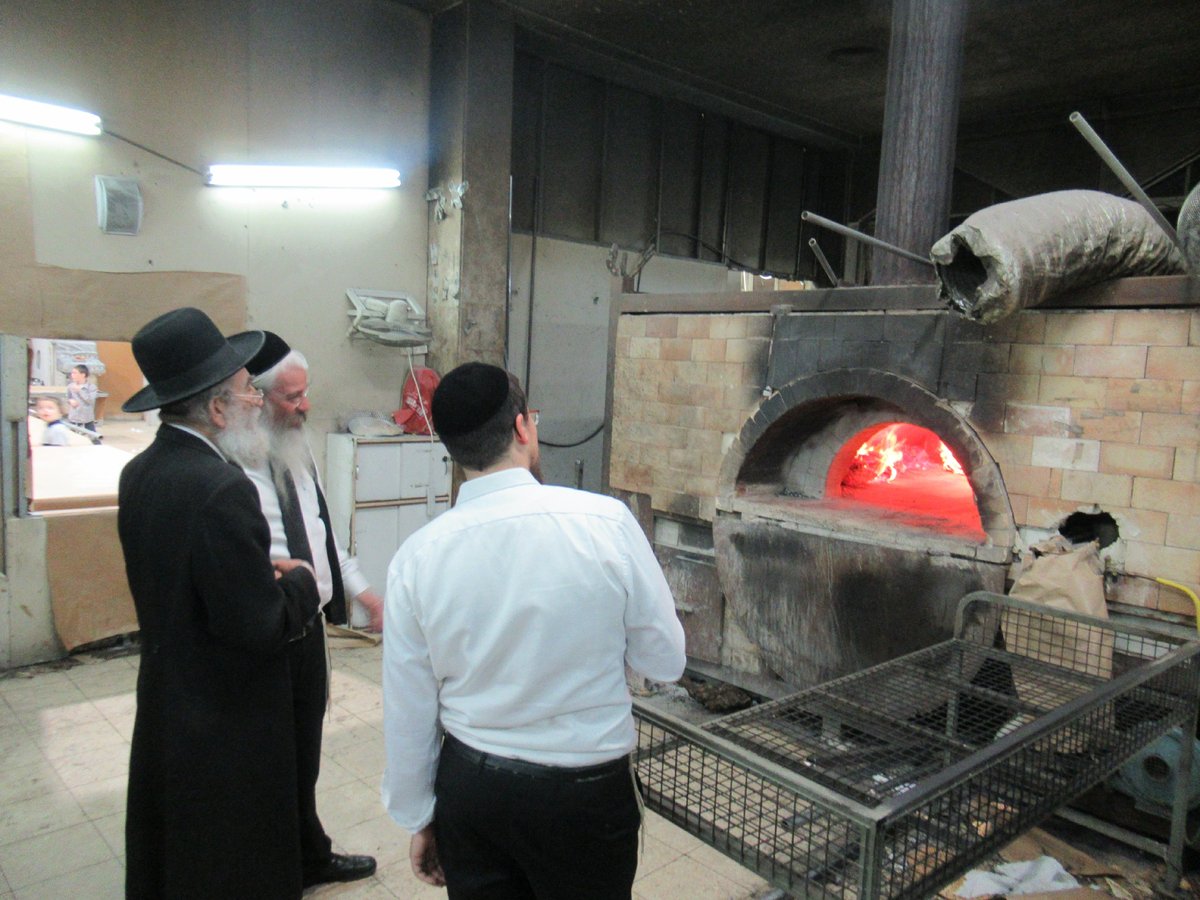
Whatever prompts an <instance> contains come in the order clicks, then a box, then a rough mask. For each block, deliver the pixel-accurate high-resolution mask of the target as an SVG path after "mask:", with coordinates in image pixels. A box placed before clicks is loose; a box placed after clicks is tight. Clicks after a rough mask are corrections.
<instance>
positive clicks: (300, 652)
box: [287, 617, 332, 872]
mask: <svg viewBox="0 0 1200 900" xmlns="http://www.w3.org/2000/svg"><path fill="white" fill-rule="evenodd" d="M323 631H324V622H323V621H322V619H321V618H320V617H318V618H317V620H316V621H315V622H314V623H313V625H312V626H311V628H310V630H309V633H308V634H307V635H305V636H304V637H302V638H301V639H300V640H298V641H293V642H292V643H291V644H289V645H288V651H287V652H288V662H289V663H290V666H291V670H292V708H293V710H294V719H295V724H294V728H295V731H296V778H297V787H298V791H299V793H298V800H299V810H300V854H301V859H302V860H303V861H304V869H305V871H306V872H307V871H308V870H310V869H317V868H320V867H321V866H322V865H324V864H325V863H327V862H328V861H329V854H330V852H331V850H332V842H331V841H330V840H329V836H328V835H327V834H326V833H325V829H324V827H322V825H321V819H320V818H319V817H318V816H317V777H318V776H319V775H320V774H321V730H322V728H324V725H325V681H326V678H327V677H328V673H327V672H326V671H325V635H324V634H323Z"/></svg>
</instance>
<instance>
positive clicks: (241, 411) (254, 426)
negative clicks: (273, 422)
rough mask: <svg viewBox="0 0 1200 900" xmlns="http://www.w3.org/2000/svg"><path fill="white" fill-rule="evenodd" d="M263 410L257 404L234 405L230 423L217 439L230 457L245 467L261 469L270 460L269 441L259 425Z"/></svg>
mask: <svg viewBox="0 0 1200 900" xmlns="http://www.w3.org/2000/svg"><path fill="white" fill-rule="evenodd" d="M260 413H261V410H260V409H259V408H258V407H257V406H245V405H244V404H242V403H232V404H230V405H229V411H228V412H226V414H225V420H226V425H225V427H224V428H223V429H221V430H220V431H219V432H217V435H216V437H215V438H214V439H213V443H214V444H216V445H217V447H218V448H219V449H220V450H221V452H222V453H224V454H225V456H226V458H228V459H229V460H230V462H233V463H236V464H237V465H239V466H241V467H242V468H243V469H257V468H259V467H260V466H262V465H264V464H265V463H266V461H267V450H268V448H269V444H268V441H267V436H266V434H264V433H263V430H262V428H261V427H259V424H258V419H259V415H260Z"/></svg>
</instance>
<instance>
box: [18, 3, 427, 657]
mask: <svg viewBox="0 0 1200 900" xmlns="http://www.w3.org/2000/svg"><path fill="white" fill-rule="evenodd" d="M429 31H430V28H429V20H428V17H427V16H425V15H423V14H421V13H418V12H416V11H414V10H411V9H409V8H407V7H404V6H402V5H400V4H398V3H394V2H391V0H100V2H97V0H34V2H30V0H0V93H6V94H13V95H17V96H22V97H28V98H31V99H37V100H45V101H49V102H54V103H60V104H63V105H67V106H74V107H78V108H82V109H88V110H90V111H93V112H95V113H98V114H99V115H100V116H101V117H102V118H103V120H104V122H105V128H106V130H107V131H108V132H110V133H109V134H105V135H102V136H100V137H79V136H72V135H65V134H59V133H55V132H49V131H42V130H38V129H34V128H25V127H23V126H19V125H13V124H10V123H0V233H2V234H3V236H4V240H3V241H0V297H2V298H3V302H0V332H9V333H13V334H19V335H22V336H24V337H45V336H51V335H44V334H37V333H36V328H34V327H30V323H36V322H38V321H46V319H45V318H41V319H39V316H38V314H37V310H38V309H42V310H45V309H48V308H49V301H48V300H47V301H46V304H47V305H45V306H41V305H39V303H41V302H42V301H43V299H44V298H43V297H42V296H41V295H38V296H37V297H36V298H35V294H36V292H37V291H38V290H39V289H40V287H39V284H35V282H37V281H38V279H35V278H33V277H32V276H31V274H30V273H31V271H35V272H49V271H51V270H50V269H49V268H46V269H43V268H42V267H56V268H59V269H65V270H68V271H71V272H73V271H85V272H103V273H110V272H115V273H134V274H133V276H132V279H136V278H137V273H164V272H172V273H229V274H232V275H235V276H239V277H240V279H242V280H240V281H239V280H236V279H229V278H228V277H218V276H213V275H209V274H201V275H199V276H192V275H186V276H183V277H181V278H174V277H172V278H171V279H169V281H170V283H172V284H179V285H184V284H186V285H192V286H198V287H195V288H194V289H193V291H192V293H191V294H189V295H188V298H189V299H193V298H195V297H197V296H200V297H201V298H202V299H203V302H208V301H209V300H211V301H212V302H213V303H214V304H215V305H216V306H218V307H219V308H221V309H222V310H223V314H225V315H226V316H228V317H229V318H231V319H234V320H236V319H237V318H240V314H241V310H242V306H241V303H240V293H239V292H240V286H241V284H243V283H244V285H245V304H244V309H245V318H246V322H247V325H248V326H251V327H259V328H268V329H271V330H273V331H277V332H279V333H280V334H281V335H283V336H284V337H285V338H286V339H287V340H288V341H289V342H291V343H292V344H293V345H294V346H296V347H297V348H299V349H301V350H303V351H304V352H305V354H306V355H307V356H308V358H309V360H310V362H311V363H312V366H313V373H314V379H313V388H312V394H311V397H312V401H313V404H314V411H313V414H312V415H311V417H310V421H311V423H312V425H313V431H314V434H313V448H314V451H315V452H316V453H317V455H318V459H323V457H324V449H325V436H324V432H326V431H328V430H331V429H332V427H333V423H334V421H335V420H336V419H337V418H338V417H339V415H344V414H345V413H347V412H349V411H351V410H362V409H369V410H378V411H381V412H390V411H391V410H394V409H396V408H397V407H398V406H399V401H400V388H401V384H402V382H403V377H404V373H405V371H406V366H407V357H406V355H405V354H404V353H402V352H401V351H397V350H394V349H389V348H384V347H380V346H377V345H373V344H366V343H360V342H357V341H356V342H355V343H353V344H352V343H351V342H350V341H349V339H348V338H347V336H346V328H347V324H348V322H349V318H348V316H347V315H346V312H347V310H349V309H350V304H349V303H348V302H347V300H346V298H345V289H346V288H348V287H366V288H377V289H387V290H395V291H405V292H407V293H409V294H411V295H413V296H415V297H416V298H417V299H418V300H420V301H422V302H424V294H425V284H426V258H427V251H426V249H425V248H426V244H427V231H428V229H427V224H426V223H427V218H428V217H427V209H426V203H425V200H424V192H425V188H426V182H427V169H428V162H427V158H426V155H427V152H428V151H427V145H428V95H429ZM115 135H119V136H120V137H117V136H115ZM122 138H123V139H122ZM131 142H132V143H131ZM133 144H137V145H141V146H140V147H139V146H133ZM214 162H260V163H285V164H286V163H291V164H296V163H313V164H330V165H334V164H337V165H387V166H394V167H396V168H399V169H400V172H401V177H402V179H403V187H401V188H400V189H398V190H392V191H375V192H329V191H299V190H244V189H236V190H235V189H218V188H208V187H205V186H204V185H203V183H202V178H201V175H200V172H199V170H203V169H204V167H205V166H207V165H209V164H211V163H214ZM193 170H196V171H193ZM96 175H121V176H128V177H133V178H136V179H137V180H138V182H139V184H140V187H141V191H142V195H143V200H144V204H145V216H144V220H143V226H142V230H141V232H140V233H139V234H138V235H136V236H132V237H130V236H117V235H105V234H103V233H102V232H101V231H100V230H99V228H98V227H97V221H96V208H95V188H94V182H93V179H94V177H95V176H96ZM50 280H51V281H54V283H55V284H60V283H70V284H77V283H81V284H90V283H95V280H93V281H88V280H87V279H84V280H78V279H76V280H72V279H70V278H65V279H64V278H59V279H57V281H55V280H54V279H50ZM113 283H114V282H113V281H112V280H111V278H110V279H109V280H108V281H105V282H104V284H105V285H111V284H113ZM120 283H121V284H123V285H131V284H132V280H125V281H122V282H120ZM144 283H145V282H139V284H144ZM150 283H151V284H154V283H159V282H150ZM214 285H216V287H213V286H214ZM231 285H232V286H233V287H231ZM230 291H233V296H232V300H231V297H230ZM205 292H208V293H205ZM216 293H220V296H219V297H217V296H216ZM130 296H131V297H140V298H142V299H141V300H140V301H139V300H132V299H130V298H129V297H130ZM151 298H152V299H151ZM75 299H76V298H64V297H63V296H61V295H56V296H55V297H54V298H53V301H54V302H53V308H54V310H55V315H57V314H58V311H60V310H62V309H67V310H69V315H72V316H75V306H73V305H71V301H74V300H75ZM157 299H158V298H157V295H150V294H147V293H146V291H144V290H143V291H142V292H141V293H137V292H136V291H133V292H132V293H131V295H129V296H122V297H118V298H115V300H114V298H113V297H112V296H108V295H105V296H103V297H100V298H98V297H94V296H90V295H86V294H85V295H81V296H79V297H78V298H77V301H78V303H77V306H78V312H77V316H76V318H77V321H76V322H71V323H68V324H66V325H64V324H62V323H61V322H59V321H57V320H56V321H55V323H54V326H53V330H54V331H55V334H54V335H53V336H57V337H64V336H67V335H65V334H64V332H70V333H71V334H72V336H74V337H78V338H89V337H93V336H94V335H93V334H92V333H90V332H91V330H92V329H94V328H96V327H97V324H96V323H97V321H100V317H102V316H105V311H107V312H108V314H109V318H108V319H106V320H105V321H108V322H109V324H110V326H111V323H112V321H113V320H112V318H111V316H112V310H113V304H114V303H116V304H118V305H119V304H122V303H123V304H124V309H122V313H123V314H124V313H127V312H128V308H129V307H130V306H131V305H134V304H137V303H141V304H146V303H150V302H154V301H155V300H157ZM193 302H200V301H196V300H194V299H193ZM106 304H108V305H107V306H106ZM172 305H182V301H180V302H179V303H176V304H172ZM162 308H164V306H162V305H160V306H156V307H155V308H154V310H153V311H149V310H148V311H147V314H146V316H145V319H141V318H140V317H139V318H137V319H136V320H135V321H138V322H141V321H145V320H148V319H149V318H151V317H152V315H154V314H156V313H157V312H158V311H161V309H162ZM231 310H232V312H231ZM134 311H135V312H136V311H137V310H136V309H135V310H134ZM122 321H123V322H125V321H126V320H125V319H122ZM13 323H20V325H19V327H17V328H14V327H13ZM121 331H122V333H124V331H125V326H124V325H123V326H122V329H121ZM129 333H130V334H131V333H132V330H130V331H129ZM113 334H114V332H113V330H112V327H110V328H109V333H108V334H107V335H106V337H110V338H111V337H112V336H113ZM21 356H22V357H23V354H21ZM15 358H16V357H15V356H14V359H15ZM20 368H23V360H22V362H19V363H18V364H17V369H16V374H15V375H14V374H13V372H14V370H13V369H12V368H10V369H6V370H5V371H6V372H7V373H8V375H7V377H6V378H4V379H0V381H2V382H3V387H4V391H5V396H7V395H8V394H10V393H11V394H13V395H14V398H13V403H12V404H11V405H12V407H13V408H14V409H19V410H20V412H18V413H13V414H12V415H13V416H14V417H17V416H19V418H20V420H22V421H23V419H24V414H23V407H24V399H25V395H26V390H25V387H26V386H25V383H24V379H23V378H22V377H21V373H20V371H19V369H20ZM6 415H7V414H6ZM13 420H14V421H16V420H17V419H16V418H14V419H13ZM5 524H6V529H7V534H6V542H5V550H6V551H7V553H6V556H5V571H4V572H3V573H2V574H0V667H4V666H8V665H23V664H27V663H31V662H37V661H40V660H42V659H47V658H51V657H53V656H55V655H58V654H60V653H61V647H60V646H59V644H58V640H57V638H56V636H55V633H54V630H53V624H52V619H51V616H50V601H49V594H48V589H47V572H46V565H45V534H44V532H45V528H44V527H42V526H44V525H45V524H46V523H45V522H44V521H42V520H39V519H23V520H17V519H9V520H7V521H6V523H5ZM27 526H28V527H27ZM33 526H36V527H33ZM118 557H119V554H114V558H113V559H112V560H111V561H112V563H113V564H114V565H119V564H120V563H119V558H118Z"/></svg>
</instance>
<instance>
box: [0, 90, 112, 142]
mask: <svg viewBox="0 0 1200 900" xmlns="http://www.w3.org/2000/svg"><path fill="white" fill-rule="evenodd" d="M0 119H4V120H6V121H9V122H19V123H20V124H22V125H33V126H34V127H36V128H51V129H53V130H55V131H69V132H71V133H72V134H100V133H102V131H103V129H102V126H101V122H100V117H99V116H98V115H96V114H95V113H90V112H85V111H84V110H82V109H71V108H70V107H66V106H56V105H54V104H53V103H41V102H39V101H37V100H25V99H23V98H21V97H10V96H9V95H8V94H0Z"/></svg>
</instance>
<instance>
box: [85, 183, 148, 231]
mask: <svg viewBox="0 0 1200 900" xmlns="http://www.w3.org/2000/svg"><path fill="white" fill-rule="evenodd" d="M96 219H97V221H98V222H99V223H100V230H101V231H103V232H104V233H105V234H137V233H138V231H139V230H140V229H141V227H142V190H141V188H139V187H138V182H137V179H136V178H122V177H120V176H118V175H97V176H96Z"/></svg>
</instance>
